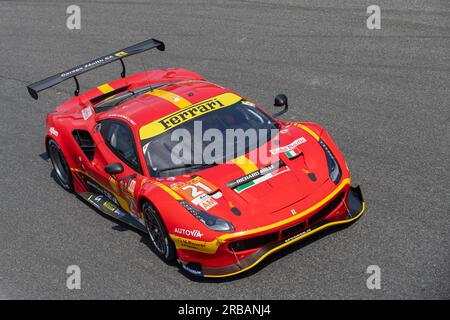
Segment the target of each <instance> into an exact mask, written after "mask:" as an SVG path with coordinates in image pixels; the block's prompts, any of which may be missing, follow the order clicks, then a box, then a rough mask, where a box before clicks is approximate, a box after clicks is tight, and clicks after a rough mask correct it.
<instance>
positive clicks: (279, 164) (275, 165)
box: [227, 160, 287, 189]
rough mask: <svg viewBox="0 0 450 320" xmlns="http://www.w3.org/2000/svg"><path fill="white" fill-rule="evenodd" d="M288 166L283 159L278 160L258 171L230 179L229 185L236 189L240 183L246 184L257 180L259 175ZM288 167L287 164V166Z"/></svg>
mask: <svg viewBox="0 0 450 320" xmlns="http://www.w3.org/2000/svg"><path fill="white" fill-rule="evenodd" d="M283 166H286V165H285V163H284V162H283V161H282V160H279V161H277V162H274V163H272V164H270V165H268V166H267V167H264V168H262V169H259V170H257V171H254V172H251V173H249V174H247V175H245V176H243V177H240V178H238V179H236V180H233V181H230V182H228V183H227V187H228V188H230V189H234V188H236V187H238V186H240V185H243V184H246V183H248V182H250V181H252V180H255V179H256V178H258V177H261V176H264V175H267V174H268V173H270V172H272V171H275V170H277V169H279V168H280V167H283ZM286 167H287V166H286Z"/></svg>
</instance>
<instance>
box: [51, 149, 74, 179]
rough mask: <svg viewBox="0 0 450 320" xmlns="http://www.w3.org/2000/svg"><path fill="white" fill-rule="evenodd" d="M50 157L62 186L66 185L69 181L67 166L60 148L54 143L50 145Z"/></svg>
mask: <svg viewBox="0 0 450 320" xmlns="http://www.w3.org/2000/svg"><path fill="white" fill-rule="evenodd" d="M50 159H51V160H52V164H53V168H54V169H55V172H56V175H57V177H58V179H59V180H60V181H61V183H62V184H63V185H64V186H67V185H68V183H69V167H68V166H67V163H66V161H65V160H64V156H63V155H62V153H61V150H59V148H58V147H57V146H55V145H54V144H51V145H50Z"/></svg>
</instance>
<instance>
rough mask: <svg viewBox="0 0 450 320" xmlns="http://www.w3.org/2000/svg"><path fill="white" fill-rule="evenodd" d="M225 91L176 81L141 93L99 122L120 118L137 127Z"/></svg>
mask: <svg viewBox="0 0 450 320" xmlns="http://www.w3.org/2000/svg"><path fill="white" fill-rule="evenodd" d="M227 92H230V91H229V90H227V89H225V88H223V87H220V86H218V85H215V84H212V83H210V82H207V81H204V80H188V81H180V82H176V83H173V84H168V85H166V86H163V87H159V88H158V89H155V90H153V91H149V92H146V93H143V94H141V95H139V96H137V97H135V98H132V99H131V100H127V101H125V102H124V103H122V104H120V105H119V106H117V107H115V108H113V109H111V110H108V111H106V112H102V113H101V114H99V119H105V118H120V119H122V120H125V121H128V122H129V123H130V124H132V125H136V126H137V127H141V126H143V125H145V124H148V123H151V122H153V121H155V120H157V119H160V118H162V117H164V116H166V115H169V114H172V113H174V112H176V111H179V110H180V109H183V108H186V107H189V106H191V105H194V104H196V103H198V102H201V101H204V100H206V99H208V98H211V97H215V96H218V95H220V94H223V93H227Z"/></svg>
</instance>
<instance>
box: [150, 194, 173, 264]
mask: <svg viewBox="0 0 450 320" xmlns="http://www.w3.org/2000/svg"><path fill="white" fill-rule="evenodd" d="M142 213H143V214H144V219H145V226H146V228H147V233H148V235H149V237H150V240H151V243H152V246H153V249H154V251H155V252H156V253H157V254H158V256H159V257H161V259H163V260H164V261H166V262H173V261H175V260H176V258H177V249H176V247H175V244H174V243H173V241H172V239H170V236H169V233H168V232H167V228H166V226H165V225H164V222H163V221H162V219H161V217H160V216H159V214H158V212H157V211H156V209H155V208H154V207H153V206H152V205H151V203H150V202H148V201H144V202H143V203H142Z"/></svg>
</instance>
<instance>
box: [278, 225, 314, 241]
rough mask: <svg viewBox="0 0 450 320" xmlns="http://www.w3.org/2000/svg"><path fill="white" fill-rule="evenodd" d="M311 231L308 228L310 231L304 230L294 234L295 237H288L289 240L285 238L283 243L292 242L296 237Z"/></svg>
mask: <svg viewBox="0 0 450 320" xmlns="http://www.w3.org/2000/svg"><path fill="white" fill-rule="evenodd" d="M311 230H312V229H311V228H310V229H306V230H305V231H302V232H300V233H298V234H296V235H295V236H292V237H290V238H287V239H286V240H284V243H286V242H289V241H292V240H294V239H297V238H298V237H300V236H302V235H304V234H306V233H308V232H310V231H311Z"/></svg>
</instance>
